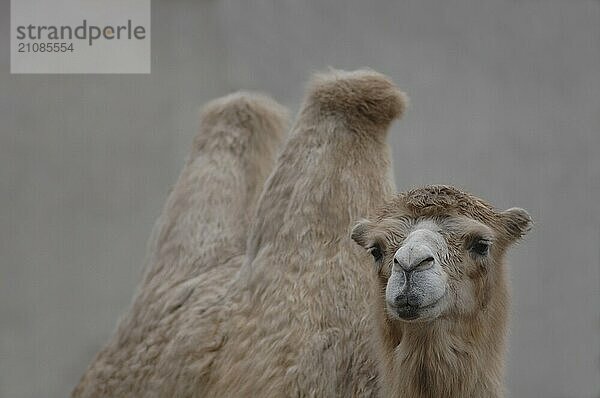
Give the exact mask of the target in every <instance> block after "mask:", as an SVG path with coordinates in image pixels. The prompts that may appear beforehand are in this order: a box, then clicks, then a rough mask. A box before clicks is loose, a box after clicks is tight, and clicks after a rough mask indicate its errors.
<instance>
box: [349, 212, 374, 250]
mask: <svg viewBox="0 0 600 398" xmlns="http://www.w3.org/2000/svg"><path fill="white" fill-rule="evenodd" d="M370 228H371V221H369V220H367V219H364V218H363V219H362V220H360V221H358V223H356V225H355V226H354V227H353V228H352V234H351V235H350V236H351V238H352V240H354V241H355V242H356V243H358V244H359V245H361V246H362V247H363V248H365V249H366V248H367V243H368V242H367V236H368V232H369V229H370Z"/></svg>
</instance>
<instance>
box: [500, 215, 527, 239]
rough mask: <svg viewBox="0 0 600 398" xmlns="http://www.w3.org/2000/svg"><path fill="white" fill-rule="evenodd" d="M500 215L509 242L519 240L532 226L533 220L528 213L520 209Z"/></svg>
mask: <svg viewBox="0 0 600 398" xmlns="http://www.w3.org/2000/svg"><path fill="white" fill-rule="evenodd" d="M501 215H502V219H503V220H504V227H505V228H506V232H507V234H508V238H509V240H510V242H514V241H516V240H518V239H521V238H522V237H523V236H525V234H527V232H529V230H530V229H531V227H532V226H533V220H532V219H531V216H530V215H529V213H527V211H526V210H524V209H521V208H520V207H513V208H511V209H508V210H505V211H503V212H502V213H501Z"/></svg>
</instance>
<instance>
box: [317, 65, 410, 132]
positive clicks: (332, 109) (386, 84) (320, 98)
mask: <svg viewBox="0 0 600 398" xmlns="http://www.w3.org/2000/svg"><path fill="white" fill-rule="evenodd" d="M307 101H308V103H309V104H312V105H315V106H317V107H318V108H319V111H320V112H325V113H331V114H335V115H337V116H339V117H341V118H346V119H348V120H349V121H351V122H353V123H367V124H371V125H375V126H381V127H387V125H389V123H390V122H392V121H393V120H394V119H397V118H400V117H401V116H402V114H403V113H404V110H405V108H406V106H407V104H408V98H407V96H406V95H405V94H404V93H403V92H402V91H400V90H399V89H398V88H397V87H396V85H395V84H394V82H393V81H392V80H391V79H390V78H388V77H387V76H385V75H383V74H381V73H378V72H375V71H374V70H371V69H358V70H355V71H350V72H348V71H343V70H336V69H329V70H328V71H326V72H319V73H315V74H314V75H313V78H312V81H311V83H310V85H309V89H308V95H307Z"/></svg>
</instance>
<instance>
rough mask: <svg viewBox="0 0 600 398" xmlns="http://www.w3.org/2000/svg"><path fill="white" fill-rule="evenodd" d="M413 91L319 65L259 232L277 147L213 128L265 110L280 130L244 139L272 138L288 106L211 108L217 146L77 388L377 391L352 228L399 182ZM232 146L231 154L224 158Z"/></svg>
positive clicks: (183, 185) (204, 144) (182, 190)
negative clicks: (398, 131) (401, 129)
mask: <svg viewBox="0 0 600 398" xmlns="http://www.w3.org/2000/svg"><path fill="white" fill-rule="evenodd" d="M404 106H405V99H404V96H403V95H402V93H401V92H400V91H398V89H397V88H396V87H395V86H394V85H393V83H392V82H391V81H390V80H389V79H387V78H386V77H385V76H383V75H380V74H378V73H376V72H373V71H368V70H363V71H355V72H342V71H330V72H328V73H323V74H317V75H316V76H315V77H314V79H313V81H312V83H311V84H310V86H309V89H308V92H307V96H306V99H305V101H304V104H303V106H302V109H301V111H300V113H299V116H298V119H297V121H296V123H295V126H294V127H293V129H292V132H291V136H290V137H289V139H288V141H287V143H286V144H285V146H284V148H283V150H282V153H281V154H280V156H279V158H278V160H277V163H276V168H275V170H274V171H273V173H272V174H271V175H270V177H269V178H268V180H267V182H266V186H265V189H264V191H263V193H262V195H261V198H260V200H259V204H258V207H257V210H256V213H255V214H254V217H253V221H252V228H251V230H250V232H249V233H247V231H246V229H245V225H247V222H248V215H251V214H252V210H251V208H252V199H253V197H254V195H255V193H256V189H257V188H256V187H258V186H260V185H261V178H260V177H261V175H260V173H261V172H264V171H265V170H267V169H268V164H269V162H268V161H264V160H263V161H261V160H259V159H256V156H257V154H258V152H260V151H258V150H257V151H254V152H252V151H248V149H246V150H245V151H241V150H237V149H238V147H239V146H238V144H237V143H236V141H237V140H239V139H240V134H233V133H232V134H224V135H223V137H220V138H221V140H220V141H219V144H215V143H214V139H212V138H214V137H215V136H216V135H217V136H218V135H219V134H218V133H216V132H217V131H220V130H227V131H229V130H228V129H230V128H231V129H232V130H233V131H234V132H240V131H241V130H243V129H242V128H239V127H232V126H239V125H240V124H243V123H242V120H246V118H248V119H251V120H254V121H256V120H257V119H260V120H261V123H258V122H257V124H259V125H261V126H263V127H264V126H270V127H271V129H268V128H266V129H258V130H260V131H257V130H254V129H250V130H251V131H252V134H250V136H251V137H256V141H254V139H250V140H249V141H250V142H251V143H249V144H248V148H249V147H253V148H255V149H256V148H262V150H264V151H265V152H270V150H272V149H273V148H274V146H275V145H276V141H277V140H276V138H277V136H278V134H276V131H279V128H278V127H279V126H281V125H282V124H283V123H281V122H274V121H273V119H275V120H278V121H280V120H281V118H277V117H275V115H279V114H280V112H278V111H277V112H273V113H272V114H271V117H268V118H264V120H263V118H258V117H255V116H251V115H250V114H249V113H247V112H238V111H237V109H238V108H237V107H235V106H234V107H233V109H232V110H231V113H232V114H235V115H238V116H239V115H244V116H243V117H242V116H240V117H239V118H234V120H235V121H237V122H238V124H237V125H236V124H235V123H225V122H223V120H222V118H223V119H227V120H229V118H228V117H223V116H222V115H224V113H220V112H216V111H214V109H213V110H212V111H211V110H210V109H209V111H207V112H206V113H205V118H204V122H203V124H206V125H207V126H211V128H208V129H206V130H207V131H208V133H207V134H206V135H207V136H208V137H212V138H211V139H204V138H202V135H201V137H200V138H199V139H198V142H197V144H196V147H197V148H198V151H199V153H202V156H205V157H206V159H207V160H206V161H202V163H201V164H197V165H195V166H196V167H194V171H193V172H192V171H190V172H186V170H185V169H184V171H183V173H182V177H180V180H179V182H178V184H177V186H176V188H175V190H174V192H173V193H172V194H171V197H170V199H169V201H168V203H167V206H166V207H165V210H164V211H163V214H162V215H161V218H160V219H159V226H158V227H157V232H156V233H155V234H154V238H153V239H152V242H153V243H152V249H151V255H150V260H149V261H150V263H151V264H152V265H151V267H150V270H149V271H148V273H147V275H146V277H145V279H144V282H143V284H142V286H141V288H140V291H139V292H138V295H137V297H136V299H135V300H134V304H133V307H132V309H131V311H130V313H129V314H128V315H126V317H125V319H124V320H123V321H122V322H121V324H120V326H119V329H118V331H117V333H116V335H115V338H114V339H113V340H112V341H111V342H110V343H109V345H108V346H107V347H106V348H105V349H104V350H103V351H102V352H100V353H99V354H98V356H97V358H96V359H95V361H94V362H93V363H92V365H91V367H90V369H88V371H87V372H86V374H85V375H84V377H83V379H82V381H81V383H80V385H79V386H78V387H77V388H76V390H75V393H74V395H75V396H144V397H163V396H173V397H194V396H198V397H200V396H206V397H209V396H210V397H232V396H244V397H245V396H252V395H254V396H264V397H270V396H373V395H376V394H377V389H378V387H377V383H376V378H377V371H376V366H375V360H374V358H373V356H372V353H371V352H370V345H369V335H370V334H372V332H371V329H372V325H370V321H369V319H370V316H369V313H370V312H371V311H370V305H369V304H370V302H371V301H372V297H371V295H372V290H371V289H370V288H369V286H370V284H369V283H368V278H367V277H366V276H365V275H369V273H368V267H369V266H368V264H367V262H366V261H365V259H366V255H365V253H364V252H363V251H362V250H360V249H359V248H358V247H357V246H356V245H355V244H354V243H353V242H352V240H351V239H350V237H349V233H348V232H349V230H350V227H351V223H352V221H353V220H354V219H356V218H357V217H358V216H359V215H363V214H364V213H365V211H366V209H371V208H374V207H376V206H377V205H378V204H380V203H382V202H383V201H384V200H385V199H387V198H389V197H390V196H391V194H392V192H393V185H392V181H391V177H390V175H391V170H390V160H389V149H388V147H387V145H386V143H385V139H386V135H387V131H388V128H389V125H390V123H391V122H392V121H393V120H394V119H395V118H397V117H399V116H400V115H401V113H402V111H403V109H404ZM217 108H218V109H221V108H220V107H217ZM250 108H253V107H250ZM225 109H226V110H228V109H229V107H225ZM261 109H264V107H263V108H261ZM223 112H225V111H223ZM225 113H227V112H225ZM227 114H229V113H227ZM263 116H264V114H263ZM257 124H251V125H252V127H256V125H257ZM214 126H227V128H217V127H214ZM212 128H214V130H213V129H212ZM264 130H269V132H270V133H269V132H266V131H264ZM211 131H212V132H215V134H210V132H211ZM259 133H260V134H259ZM242 140H243V139H242ZM217 148H218V149H219V150H220V152H214V151H215V150H216V149H217ZM244 148H246V147H244ZM271 152H272V151H271ZM267 155H268V153H267ZM223 156H224V157H226V158H228V159H230V160H228V161H226V162H224V163H219V161H220V158H221V157H223ZM265 156H266V155H264V154H261V155H260V156H259V157H261V158H265ZM236 157H241V158H242V159H243V160H241V161H239V162H238V161H236ZM266 157H267V158H268V156H266ZM193 162H194V156H192V159H191V161H190V163H189V164H188V166H187V167H190V165H191V164H193ZM210 165H213V166H214V165H217V166H215V167H211V166H210ZM236 167H239V168H236ZM232 168H233V169H234V170H232ZM196 174H199V175H201V176H202V177H199V176H197V175H196ZM240 174H241V175H243V177H242V178H239V177H238V176H239V175H240ZM253 176H256V177H255V178H254V177H253ZM240 180H241V181H242V183H241V186H240V185H238V183H239V182H240ZM236 195H237V196H242V197H241V198H239V197H236ZM244 195H245V196H244ZM244 236H248V241H247V246H246V247H245V249H246V254H245V256H244V255H242V253H243V251H244V244H243V241H244Z"/></svg>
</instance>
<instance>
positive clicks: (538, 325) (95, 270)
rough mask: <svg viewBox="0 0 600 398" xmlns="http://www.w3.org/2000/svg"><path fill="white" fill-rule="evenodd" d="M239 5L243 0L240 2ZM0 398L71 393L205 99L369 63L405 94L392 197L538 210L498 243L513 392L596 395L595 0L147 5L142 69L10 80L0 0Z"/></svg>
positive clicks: (598, 60)
mask: <svg viewBox="0 0 600 398" xmlns="http://www.w3.org/2000/svg"><path fill="white" fill-rule="evenodd" d="M250 3H252V4H250ZM0 7H1V8H0V46H1V48H0V50H1V55H0V90H1V91H0V93H1V94H0V121H1V123H0V322H1V323H0V396H1V397H11V398H12V397H61V396H65V395H67V393H68V392H69V391H70V389H71V388H72V386H73V385H74V384H75V383H76V381H77V380H78V377H79V376H80V374H81V373H82V372H83V369H84V367H85V366H87V364H88V363H89V361H90V360H91V358H92V356H93V354H94V353H95V352H96V351H97V350H98V349H99V348H100V347H101V345H102V344H103V343H104V342H105V341H106V340H107V339H108V338H109V336H110V334H111V332H112V330H113V328H114V326H115V324H116V321H117V318H118V317H119V314H121V313H122V312H123V311H124V310H125V308H126V307H127V305H128V303H129V301H130V298H131V296H132V294H133V291H134V287H135V285H136V283H137V282H138V280H139V279H140V273H141V268H142V262H143V258H144V250H145V241H146V239H147V237H148V235H149V232H150V229H151V226H152V224H153V222H154V219H155V217H156V216H157V215H158V213H159V211H160V208H161V206H162V203H163V202H164V200H165V198H166V195H167V192H168V189H169V187H170V186H171V185H172V184H173V183H174V181H175V179H176V177H177V175H178V172H179V170H180V168H181V166H182V164H183V161H184V158H185V156H186V153H187V149H188V147H189V145H190V142H191V140H192V137H193V135H194V133H195V131H196V129H197V124H198V108H199V107H200V106H201V104H203V103H204V102H206V101H207V100H209V99H210V98H213V97H215V96H219V95H222V94H225V93H228V92H230V91H232V90H235V89H240V88H245V89H261V90H264V91H266V92H269V93H271V94H272V95H273V96H274V97H275V98H276V99H278V100H279V101H281V102H283V103H284V104H286V105H288V106H290V107H291V108H292V110H293V111H296V110H297V106H298V103H299V101H300V99H301V97H302V91H303V86H304V82H305V81H306V79H307V77H308V76H309V74H310V72H311V71H313V70H316V69H322V68H323V67H326V66H328V65H332V66H336V67H339V68H346V69H353V68H356V67H359V66H370V67H372V68H374V69H376V70H379V71H381V72H383V73H386V74H388V75H390V76H391V77H392V78H393V79H394V80H395V81H396V82H397V83H398V84H399V85H400V86H401V87H402V88H403V89H404V90H405V91H406V92H407V93H408V94H409V95H410V97H411V100H412V101H411V102H412V106H411V108H410V109H409V110H408V112H407V113H406V117H405V119H404V120H403V121H401V122H398V123H396V125H395V126H394V128H393V130H394V131H393V132H392V135H391V136H390V142H391V143H392V146H393V154H394V158H395V160H394V161H395V171H396V180H397V183H398V188H399V189H405V188H408V187H411V186H414V185H418V184H425V183H449V184H456V185H458V186H460V187H463V188H465V189H467V190H469V191H472V192H474V193H476V194H478V195H480V196H482V197H484V198H486V199H488V200H490V201H492V202H493V203H495V204H496V205H497V206H498V207H503V208H506V207H510V206H513V205H518V206H522V207H524V208H527V209H528V210H530V212H531V213H532V215H533V217H534V218H535V220H536V221H537V224H536V227H535V229H534V230H533V231H532V233H531V234H530V235H529V236H528V237H527V239H526V242H525V243H524V244H522V245H520V246H518V247H517V248H516V249H515V250H513V251H512V253H511V256H510V262H511V264H512V280H513V292H514V306H513V313H514V316H513V322H512V331H511V338H510V353H509V361H508V387H509V390H510V393H511V394H510V395H511V396H513V397H545V398H551V397H557V398H563V397H577V398H579V397H582V398H586V397H598V396H600V366H599V363H600V266H599V262H600V261H599V256H600V249H599V244H600V220H599V214H598V211H597V210H596V209H595V207H596V206H597V204H598V203H599V202H600V156H598V150H600V131H599V128H600V102H599V100H600V2H599V1H586V0H572V1H567V0H562V1H558V0H557V1H516V0H514V1H508V0H503V1H500V0H496V1H475V0H473V1H458V2H456V1H443V0H439V1H422V0H420V1H416V0H415V1H402V2H400V1H392V0H389V1H368V2H367V1H361V0H352V1H348V0H345V1H343V0H337V1H317V0H314V1H304V2H300V1H293V0H278V1H275V0H272V1H253V2H248V1H243V0H237V1H234V0H212V1H208V0H207V1H197V2H192V1H160V2H159V1H155V2H154V3H153V9H152V21H153V22H152V23H153V26H152V74H150V75H65V76H58V75H54V76H53V75H10V74H9V64H10V60H9V56H8V55H9V25H10V24H9V4H8V1H7V0H3V1H2V5H1V6H0Z"/></svg>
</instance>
